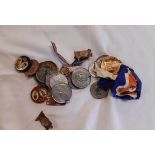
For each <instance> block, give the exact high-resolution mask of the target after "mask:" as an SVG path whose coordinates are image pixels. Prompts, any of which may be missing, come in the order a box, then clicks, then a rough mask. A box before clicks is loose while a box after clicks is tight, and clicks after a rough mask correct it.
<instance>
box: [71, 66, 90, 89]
mask: <svg viewBox="0 0 155 155" xmlns="http://www.w3.org/2000/svg"><path fill="white" fill-rule="evenodd" d="M90 82H91V76H90V74H89V72H88V70H86V69H85V68H81V67H80V68H77V69H76V70H74V71H73V73H72V83H73V84H74V85H75V86H76V87H78V88H81V89H82V88H86V87H87V86H88V85H89V84H90Z"/></svg>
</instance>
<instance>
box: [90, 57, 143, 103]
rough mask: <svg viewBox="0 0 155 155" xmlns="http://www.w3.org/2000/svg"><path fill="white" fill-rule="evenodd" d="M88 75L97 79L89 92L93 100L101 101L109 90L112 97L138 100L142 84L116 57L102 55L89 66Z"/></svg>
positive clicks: (131, 70)
mask: <svg viewBox="0 0 155 155" xmlns="http://www.w3.org/2000/svg"><path fill="white" fill-rule="evenodd" d="M89 72H90V74H91V75H92V76H93V77H95V78H99V80H98V81H97V82H95V83H94V84H92V86H91V88H90V91H91V94H92V96H93V97H94V98H97V99H101V98H104V97H106V96H107V95H108V91H109V90H111V92H112V95H113V97H116V98H120V99H127V100H129V99H139V98H140V94H141V87H142V82H141V80H140V79H139V78H138V76H137V75H136V73H135V72H134V70H133V69H131V68H129V67H128V66H126V65H124V64H123V63H122V61H121V60H119V59H117V58H116V57H113V56H109V55H103V56H100V57H99V58H98V59H97V60H96V61H95V62H93V63H92V64H91V65H90V66H89Z"/></svg>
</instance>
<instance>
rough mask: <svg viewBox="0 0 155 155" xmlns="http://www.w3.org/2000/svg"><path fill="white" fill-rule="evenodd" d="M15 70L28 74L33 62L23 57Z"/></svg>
mask: <svg viewBox="0 0 155 155" xmlns="http://www.w3.org/2000/svg"><path fill="white" fill-rule="evenodd" d="M15 68H16V70H17V71H19V72H26V71H27V70H29V69H30V68H31V60H30V58H29V57H27V56H21V57H19V58H18V59H17V61H16V63H15Z"/></svg>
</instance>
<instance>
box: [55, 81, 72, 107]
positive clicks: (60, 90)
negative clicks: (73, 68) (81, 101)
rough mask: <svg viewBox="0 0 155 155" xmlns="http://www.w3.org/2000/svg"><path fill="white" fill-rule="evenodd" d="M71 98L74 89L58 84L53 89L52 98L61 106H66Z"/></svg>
mask: <svg viewBox="0 0 155 155" xmlns="http://www.w3.org/2000/svg"><path fill="white" fill-rule="evenodd" d="M71 96H72V89H71V88H70V87H69V86H68V85H67V84H65V83H59V84H56V85H55V86H54V87H53V88H52V97H53V99H54V100H55V101H56V102H58V103H60V104H64V103H66V102H67V101H69V100H70V98H71Z"/></svg>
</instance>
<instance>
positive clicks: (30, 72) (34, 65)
mask: <svg viewBox="0 0 155 155" xmlns="http://www.w3.org/2000/svg"><path fill="white" fill-rule="evenodd" d="M31 62H32V66H31V68H30V69H29V70H28V71H26V72H25V75H27V76H33V75H35V74H36V72H37V70H38V68H39V62H38V61H37V60H31Z"/></svg>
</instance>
